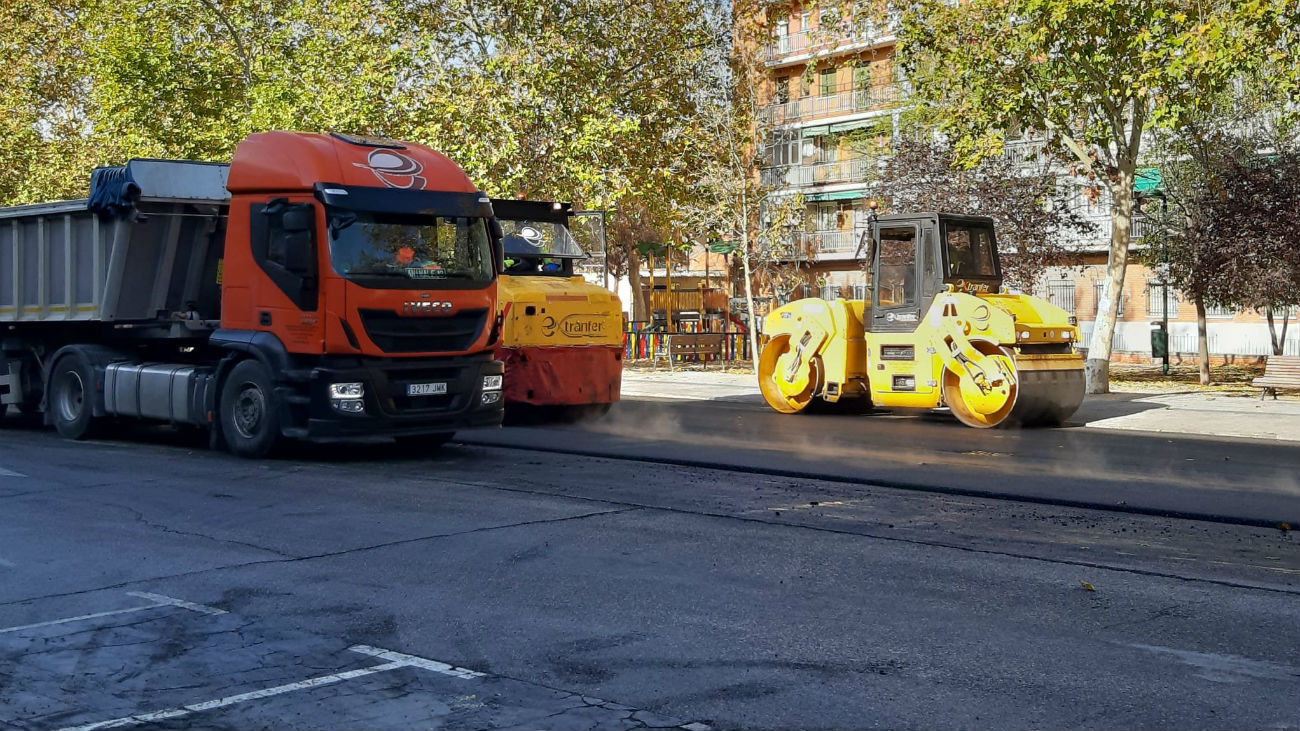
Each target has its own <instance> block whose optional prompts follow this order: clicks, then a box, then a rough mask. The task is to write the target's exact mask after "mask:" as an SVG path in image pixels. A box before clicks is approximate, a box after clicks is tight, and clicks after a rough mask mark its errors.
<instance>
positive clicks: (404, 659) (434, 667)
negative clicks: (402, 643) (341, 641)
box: [348, 645, 486, 680]
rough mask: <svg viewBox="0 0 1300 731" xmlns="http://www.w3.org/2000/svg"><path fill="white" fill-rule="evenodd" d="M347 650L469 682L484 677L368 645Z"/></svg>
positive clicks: (467, 670)
mask: <svg viewBox="0 0 1300 731" xmlns="http://www.w3.org/2000/svg"><path fill="white" fill-rule="evenodd" d="M348 649H349V650H351V651H352V652H359V653H361V654H363V655H370V656H371V657H377V658H379V659H380V660H388V661H389V662H400V663H403V664H406V665H410V666H411V667H416V668H423V669H425V670H428V671H430V672H434V673H442V674H443V675H450V676H452V677H454V678H464V679H466V680H470V679H471V678H483V677H486V676H485V675H484V674H483V673H479V672H475V671H473V670H470V669H469V668H458V667H456V666H455V665H448V664H447V663H445V662H438V661H437V660H426V659H425V658H422V657H416V656H415V655H407V654H405V653H402V652H393V651H392V650H385V649H383V648H379V647H371V646H370V645H353V646H352V647H349V648H348Z"/></svg>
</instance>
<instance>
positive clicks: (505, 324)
mask: <svg viewBox="0 0 1300 731" xmlns="http://www.w3.org/2000/svg"><path fill="white" fill-rule="evenodd" d="M497 291H498V301H499V302H500V305H499V306H500V308H501V312H502V315H503V317H502V328H503V331H502V337H503V339H504V341H505V345H506V347H511V348H518V347H523V346H541V347H552V346H557V345H566V346H567V345H572V346H582V345H617V346H619V347H620V348H621V347H622V346H623V314H622V306H621V304H620V302H619V299H618V297H617V296H616V295H615V294H614V293H612V292H610V291H609V290H607V289H604V288H602V287H598V286H596V285H594V284H589V283H587V282H586V281H584V280H583V279H582V277H538V276H511V275H509V274H506V275H503V276H502V277H501V279H500V283H499V284H498V290H497Z"/></svg>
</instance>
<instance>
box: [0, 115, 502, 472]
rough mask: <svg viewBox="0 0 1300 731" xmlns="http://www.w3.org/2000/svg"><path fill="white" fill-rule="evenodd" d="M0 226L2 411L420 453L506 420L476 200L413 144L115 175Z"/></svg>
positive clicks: (99, 174) (275, 141) (490, 280)
mask: <svg viewBox="0 0 1300 731" xmlns="http://www.w3.org/2000/svg"><path fill="white" fill-rule="evenodd" d="M90 187H91V190H90V197H89V198H88V199H87V200H79V201H67V202H60V203H48V204H39V205H27V206H16V207H11V208H4V209H0V338H2V339H0V348H2V350H0V353H2V354H0V404H2V406H0V408H3V409H7V408H8V407H10V406H15V407H17V408H19V409H21V410H23V411H25V412H37V411H43V412H44V415H45V421H46V423H47V424H52V425H53V426H54V427H55V428H56V429H57V430H58V432H59V433H60V434H62V435H63V436H65V437H68V438H71V439H81V438H85V437H87V436H89V435H91V434H92V433H94V432H95V431H96V430H97V428H98V427H101V426H102V425H104V424H105V423H106V422H108V421H110V420H112V419H116V418H133V419H148V420H156V421H163V422H170V423H172V424H176V425H191V426H196V427H201V428H204V429H208V430H210V433H211V435H212V442H213V444H214V446H222V445H224V446H226V447H228V448H229V449H230V450H231V451H232V452H234V453H236V454H239V455H241V456H246V457H259V456H262V455H265V454H266V453H267V452H269V451H270V450H271V449H272V447H273V446H274V445H275V444H276V443H277V442H278V441H279V440H280V439H281V438H283V437H290V438H303V439H313V440H317V439H331V438H351V437H359V436H372V435H380V436H392V437H398V438H402V439H406V440H409V441H411V442H412V443H413V444H415V445H419V446H421V447H432V446H434V445H437V444H441V443H442V442H443V441H445V440H446V439H447V438H449V437H450V436H451V434H452V433H453V432H454V431H456V430H457V429H461V428H465V427H472V426H487V425H496V424H499V423H500V422H501V418H502V398H501V386H502V377H503V372H504V371H503V366H502V364H501V363H500V361H497V360H495V359H494V357H493V352H494V351H495V349H496V347H497V345H498V341H499V339H500V326H499V320H498V318H497V314H496V281H497V275H498V273H499V266H500V265H499V261H500V256H501V253H500V229H499V227H497V226H496V224H495V222H494V221H493V219H492V206H491V203H490V200H489V199H488V197H487V196H486V195H484V194H482V193H481V192H479V191H478V189H477V188H476V187H475V186H474V185H473V183H471V182H470V180H469V178H468V177H466V175H465V173H464V172H463V171H462V170H461V169H460V167H458V166H457V165H456V164H455V163H453V162H452V161H450V160H448V159H447V158H446V157H444V156H442V155H441V154H439V153H437V152H435V151H433V150H431V149H428V148H426V147H422V146H420V145H415V144H409V143H404V142H396V141H392V140H384V139H376V138H366V137H355V136H348V135H338V134H329V135H326V134H304V133H288V132H267V133H261V134H254V135H251V136H250V137H248V138H247V139H245V140H244V141H243V142H241V143H240V144H239V145H238V147H237V148H236V150H235V153H234V156H233V157H232V159H231V161H230V162H229V163H228V164H225V163H200V162H185V161H171V160H131V161H130V162H128V163H127V164H126V165H124V166H122V167H116V168H100V169H98V170H96V171H95V172H94V173H93V174H92V177H91V186H90Z"/></svg>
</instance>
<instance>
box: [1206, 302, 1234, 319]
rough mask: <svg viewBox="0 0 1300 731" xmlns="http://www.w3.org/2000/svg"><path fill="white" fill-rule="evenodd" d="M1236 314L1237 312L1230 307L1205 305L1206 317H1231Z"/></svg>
mask: <svg viewBox="0 0 1300 731" xmlns="http://www.w3.org/2000/svg"><path fill="white" fill-rule="evenodd" d="M1236 314H1237V310H1236V309H1235V308H1232V307H1225V306H1223V305H1211V304H1207V305H1205V316H1206V317H1233V316H1235V315H1236Z"/></svg>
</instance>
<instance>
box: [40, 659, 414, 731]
mask: <svg viewBox="0 0 1300 731" xmlns="http://www.w3.org/2000/svg"><path fill="white" fill-rule="evenodd" d="M404 667H407V663H403V662H390V663H387V664H384V665H375V666H373V667H368V668H361V669H359V670H348V671H346V672H342V673H333V674H331V675H322V676H319V677H316V678H308V679H307V680H300V681H298V682H296V683H286V684H284V685H277V686H275V687H274V688H265V689H263V690H255V691H252V692H250V693H240V694H239V695H229V696H226V697H225V698H218V699H216V700H211V701H204V702H202V703H191V704H190V705H188V706H181V707H180V708H169V709H167V710H165V711H154V712H153V713H141V714H137V715H135V716H123V717H122V718H112V719H109V720H107V721H96V722H95V723H87V724H85V725H82V726H69V727H67V728H64V729H60V731H98V729H104V728H121V727H123V726H138V725H140V724H144V723H150V722H153V721H159V720H162V719H167V718H179V717H181V716H188V715H189V714H191V713H196V712H198V711H208V710H212V709H213V708H222V707H224V706H233V705H235V704H237V703H245V702H247V701H253V700H258V699H260V698H270V697H271V696H277V695H282V694H284V693H292V692H293V691H295V690H304V689H306V688H316V687H319V686H322V685H330V684H332V683H339V682H342V681H344V680H349V679H351V678H359V677H362V676H364V675H374V674H375V673H382V672H386V671H388V670H397V669H398V668H404Z"/></svg>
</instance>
